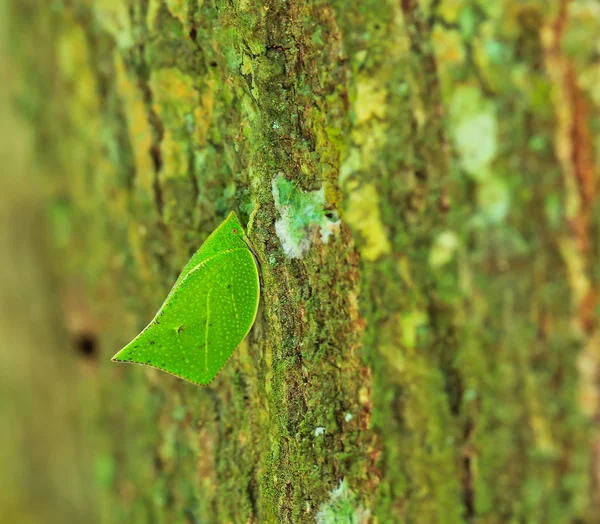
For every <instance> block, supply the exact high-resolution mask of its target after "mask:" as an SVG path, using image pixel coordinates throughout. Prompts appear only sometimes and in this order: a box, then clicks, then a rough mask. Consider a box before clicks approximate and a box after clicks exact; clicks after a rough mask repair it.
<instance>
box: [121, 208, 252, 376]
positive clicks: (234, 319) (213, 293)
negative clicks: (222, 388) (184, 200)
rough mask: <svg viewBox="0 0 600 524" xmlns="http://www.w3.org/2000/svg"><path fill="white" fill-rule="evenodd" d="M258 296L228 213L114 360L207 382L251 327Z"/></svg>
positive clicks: (245, 252) (249, 260)
mask: <svg viewBox="0 0 600 524" xmlns="http://www.w3.org/2000/svg"><path fill="white" fill-rule="evenodd" d="M259 295H260V288H259V275H258V267H257V264H256V261H255V259H254V255H253V254H252V252H251V251H250V249H249V248H248V245H247V239H246V238H245V234H244V232H243V230H242V228H241V225H240V224H239V221H238V219H237V217H236V216H235V214H233V213H232V214H231V215H230V216H229V217H228V219H227V220H226V221H225V222H223V224H221V226H219V228H217V230H215V232H214V233H213V234H212V235H211V236H210V237H209V238H208V239H207V241H206V242H205V243H204V244H203V245H202V247H201V248H200V249H199V250H198V251H197V252H196V254H195V255H194V256H193V257H192V259H191V260H190V262H189V263H188V264H187V265H186V267H185V268H184V270H183V271H182V273H181V275H180V277H179V278H178V279H177V282H176V283H175V285H174V286H173V289H172V290H171V291H170V293H169V295H168V296H167V299H166V300H165V302H164V303H163V305H162V306H161V308H160V309H159V311H158V313H157V314H156V316H155V317H154V319H153V320H152V322H150V324H149V325H148V326H147V327H146V328H145V329H144V330H143V331H142V332H141V333H140V334H139V335H138V336H137V337H136V338H135V339H134V340H133V341H131V342H130V343H129V344H128V345H127V346H125V347H124V348H123V349H122V350H121V351H119V353H117V354H116V355H115V356H114V357H113V361H115V362H134V363H138V364H145V365H148V366H152V367H155V368H158V369H161V370H163V371H166V372H168V373H171V374H173V375H176V376H178V377H180V378H183V379H185V380H189V381H190V382H193V383H195V384H201V385H206V384H208V383H210V382H211V381H212V380H213V379H214V378H215V376H216V375H217V374H218V373H219V371H220V370H221V369H222V368H223V366H224V365H225V363H226V362H227V360H229V358H230V357H231V355H232V354H233V352H234V350H235V348H236V347H237V346H238V345H239V344H240V342H241V341H242V340H243V339H244V337H245V336H246V335H247V334H248V332H249V331H250V328H251V327H252V324H253V323H254V319H255V318H256V312H257V309H258V300H259Z"/></svg>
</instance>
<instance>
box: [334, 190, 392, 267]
mask: <svg viewBox="0 0 600 524" xmlns="http://www.w3.org/2000/svg"><path fill="white" fill-rule="evenodd" d="M348 186H349V189H350V194H349V197H348V206H347V210H346V215H345V218H346V220H347V221H348V223H349V224H350V225H351V226H352V227H353V228H355V229H356V230H357V231H358V232H359V233H360V235H361V238H362V239H363V243H362V244H361V245H360V246H359V249H360V252H361V255H362V256H363V258H364V259H365V260H368V261H373V260H377V259H378V258H379V257H381V256H383V255H385V254H387V253H389V252H390V250H391V245H390V241H389V239H388V237H387V233H386V231H385V229H384V227H383V223H382V222H381V214H380V210H379V196H378V194H377V190H376V189H375V187H374V186H373V185H371V184H364V185H362V186H360V187H358V186H357V185H356V183H354V182H352V183H349V184H348Z"/></svg>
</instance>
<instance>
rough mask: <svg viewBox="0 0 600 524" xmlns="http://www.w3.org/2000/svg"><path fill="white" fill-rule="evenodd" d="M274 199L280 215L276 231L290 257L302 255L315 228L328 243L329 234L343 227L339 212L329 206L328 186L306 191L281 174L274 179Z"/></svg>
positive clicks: (324, 241) (307, 247)
mask: <svg viewBox="0 0 600 524" xmlns="http://www.w3.org/2000/svg"><path fill="white" fill-rule="evenodd" d="M272 191H273V199H274V201H275V207H276V209H277V211H278V212H279V215H280V218H279V219H277V221H276V222H275V231H276V233H277V237H278V238H279V241H280V242H281V247H282V248H283V251H284V253H285V254H286V255H287V256H288V257H289V258H302V257H303V256H304V254H305V253H306V252H307V251H308V249H309V248H310V246H311V243H312V238H311V231H312V230H313V229H317V228H318V231H319V233H320V238H321V242H323V243H324V244H327V243H328V241H329V237H330V236H331V235H332V234H333V233H334V232H335V231H336V230H337V229H338V228H339V225H340V221H339V220H337V214H336V213H335V212H328V211H327V210H326V209H325V207H326V205H327V201H326V199H325V189H324V187H321V189H318V190H316V191H302V190H301V189H300V188H298V187H297V186H295V185H294V184H293V183H292V182H290V181H289V180H288V179H287V178H285V176H283V175H282V174H279V175H277V176H276V177H275V179H274V180H273V182H272Z"/></svg>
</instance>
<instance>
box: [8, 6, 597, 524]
mask: <svg viewBox="0 0 600 524" xmlns="http://www.w3.org/2000/svg"><path fill="white" fill-rule="evenodd" d="M8 6H9V9H8V15H7V16H8V17H7V19H8V20H9V24H10V26H9V29H10V31H9V32H8V33H7V38H6V39H5V41H6V42H8V43H9V55H8V56H10V59H11V60H12V64H13V70H14V71H15V73H14V75H13V78H14V84H13V87H14V89H13V93H12V96H13V99H12V100H13V102H14V104H13V109H14V108H15V107H16V108H18V111H19V114H21V115H22V116H23V117H24V118H25V122H26V125H25V126H24V127H25V129H26V130H25V131H23V133H29V134H30V135H31V136H32V137H33V138H32V141H31V142H32V144H33V145H32V146H31V148H30V151H31V152H30V154H31V155H34V156H33V158H35V162H34V163H35V168H31V169H30V170H29V171H28V174H29V176H30V177H31V178H30V179H31V180H32V181H33V182H32V186H33V185H35V187H36V194H38V193H39V195H40V197H39V198H37V199H35V207H36V209H38V210H43V212H44V213H45V214H44V215H43V216H45V217H47V223H45V225H44V227H45V228H46V229H44V231H47V237H48V238H49V239H50V242H48V245H49V246H50V247H49V248H48V249H49V250H50V251H48V252H47V253H46V252H44V253H46V254H45V255H44V254H41V253H38V255H37V256H39V257H41V258H42V259H43V260H44V261H46V262H45V265H46V266H47V267H48V268H49V270H48V271H45V272H40V275H41V276H39V278H45V279H46V281H47V282H49V284H48V290H49V291H47V292H44V294H43V296H42V294H41V292H40V291H39V289H40V288H41V285H40V286H37V287H36V288H35V289H32V290H31V293H32V294H36V293H38V294H39V297H40V304H41V306H40V307H41V308H42V310H43V311H46V313H47V314H45V316H43V315H42V317H40V321H39V322H40V323H41V325H44V326H52V333H53V334H54V335H53V337H54V338H53V339H52V340H54V342H52V344H49V346H48V351H47V352H45V353H44V355H43V358H41V359H40V362H47V364H44V367H43V368H42V369H39V363H38V364H37V365H36V364H32V365H31V369H32V371H31V376H33V374H34V372H35V376H36V377H37V379H36V383H38V384H46V386H45V387H46V389H45V390H44V391H48V392H49V393H47V394H48V395H49V396H53V395H55V394H56V395H58V394H60V395H62V396H64V401H62V402H60V403H58V405H59V406H60V409H62V410H65V411H66V412H68V413H69V415H68V417H71V418H73V417H74V418H75V419H77V422H74V423H73V424H75V426H72V425H71V422H67V415H65V419H64V420H65V423H64V426H65V427H64V428H62V429H61V428H57V429H56V439H57V442H60V443H63V444H61V446H62V447H65V448H68V449H69V450H71V451H70V453H71V452H72V449H73V446H75V447H77V446H79V448H81V450H82V452H81V453H80V454H79V455H77V456H71V455H68V454H67V455H68V457H67V458H68V461H67V462H64V463H66V464H77V463H78V462H79V463H80V464H81V465H82V466H81V468H80V469H79V470H78V475H81V479H82V480H81V481H80V483H79V485H80V487H81V486H85V489H81V490H80V491H81V493H79V492H73V491H72V490H69V491H68V492H69V493H71V497H72V499H73V500H72V501H70V502H69V503H66V504H65V505H64V507H62V506H61V509H60V510H57V509H56V508H53V507H52V505H51V504H50V505H47V506H44V505H39V507H37V506H36V508H37V509H34V510H31V512H30V513H31V514H30V517H31V520H25V518H24V520H23V522H25V521H26V522H30V521H31V522H37V521H44V522H49V521H53V520H56V521H57V522H67V521H81V520H80V516H81V515H83V514H86V515H87V518H86V521H89V518H90V517H89V516H90V515H93V516H95V517H96V516H97V518H98V520H100V521H103V522H132V523H133V522H236V523H237V522H310V521H314V520H315V519H317V520H318V521H319V522H326V523H333V522H382V523H383V522H416V523H428V522H439V523H446V522H447V523H456V522H469V521H472V522H489V523H494V522H556V523H559V522H561V523H563V522H593V521H594V518H597V516H598V514H600V438H599V433H598V425H599V422H600V400H599V399H600V397H599V380H600V379H599V377H600V345H599V344H600V340H599V334H598V323H597V318H598V305H597V286H598V277H599V269H598V268H599V265H598V235H599V232H598V224H599V211H598V206H597V205H596V203H597V198H598V197H597V179H598V168H599V158H600V156H599V151H598V149H599V147H600V116H599V115H600V112H599V111H598V109H599V106H600V63H599V62H598V49H597V42H598V39H599V38H600V10H599V9H598V4H597V3H596V2H595V1H593V0H571V1H568V0H550V1H541V0H526V1H517V0H504V1H496V2H488V1H485V2H484V1H480V0H454V1H453V0H439V1H438V0H432V1H425V0H422V1H417V0H394V1H385V0H384V1H382V0H362V1H355V2H348V1H345V0H327V1H326V0H318V1H308V0H265V1H263V2H254V1H249V0H128V1H116V0H115V1H111V0H85V1H75V0H55V1H52V2H48V3H45V4H44V7H43V8H42V7H41V6H40V4H39V2H37V1H34V0H9V4H8ZM21 127H23V124H21ZM27 129H28V131H27ZM7 140H8V139H7ZM13 140H14V138H13ZM7 143H9V142H7ZM34 172H35V174H34ZM23 180H25V178H22V179H21V184H20V186H19V187H21V188H24V187H26V186H27V184H26V183H25V182H23ZM26 193H27V191H21V193H15V195H17V197H14V198H13V199H12V203H11V201H9V200H8V199H7V203H6V206H5V209H11V205H12V208H14V209H17V208H18V207H19V206H18V202H19V198H22V195H23V194H26ZM27 194H28V193H27ZM18 195H21V197H19V196H18ZM32 205H33V204H32ZM19 209H20V208H19ZM231 209H234V210H236V211H237V212H238V214H239V215H240V218H241V220H242V222H243V223H248V222H250V226H249V228H248V229H249V236H250V238H251V239H252V241H253V243H254V246H255V248H256V250H257V252H258V256H259V257H260V260H261V263H262V277H263V282H264V287H263V290H262V297H261V309H260V311H259V316H258V319H257V322H256V324H255V326H254V328H253V330H252V331H251V333H250V335H249V336H248V338H247V340H246V341H245V342H244V343H242V345H241V346H240V348H239V349H238V350H237V351H236V353H235V355H234V357H233V358H232V360H231V361H230V362H229V363H228V365H227V366H226V367H225V369H224V370H223V371H222V373H221V374H220V375H219V376H218V377H217V379H216V380H215V381H214V382H213V383H212V384H211V386H210V387H208V388H198V387H195V386H192V385H190V384H187V383H185V382H183V381H181V380H178V379H176V378H173V377H171V376H168V375H166V374H164V373H160V372H158V371H155V370H151V369H145V368H142V367H132V366H118V365H115V364H111V363H110V361H109V359H110V356H112V354H114V353H115V352H116V350H118V349H119V348H120V347H122V346H123V345H124V344H125V343H126V342H128V341H129V340H130V339H131V338H132V337H133V336H134V335H135V334H137V332H138V331H139V330H140V329H141V328H142V327H144V326H145V324H146V323H147V322H148V320H149V319H150V318H151V317H152V315H153V314H154V312H155V311H156V309H157V308H158V306H159V305H160V303H161V301H162V299H163V298H164V297H165V296H166V294H167V292H168V290H169V288H170V286H171V285H172V284H173V282H174V281H175V279H176V277H177V275H178V271H179V270H181V268H182V267H183V265H184V264H185V262H186V261H187V259H188V257H189V256H190V255H191V254H192V253H193V252H194V251H195V250H196V249H197V248H198V246H199V245H200V244H201V242H202V241H203V240H204V239H205V238H206V236H207V235H208V234H209V233H210V232H211V231H212V230H213V229H214V228H215V227H216V226H217V225H218V224H219V223H220V221H221V220H222V219H223V218H224V217H225V216H226V215H227V214H228V212H229V211H230V210H231ZM20 212H21V213H24V211H23V210H22V209H20ZM40 212H41V211H40ZM7 216H8V218H7V220H8V221H10V220H12V224H13V225H15V224H16V223H17V221H18V218H16V217H18V216H20V215H19V214H18V213H16V214H14V215H7ZM40 227H41V226H40ZM34 229H35V231H38V232H39V231H40V229H38V228H34ZM15 238H16V237H15ZM31 238H32V237H31V236H29V235H28V236H27V239H25V240H23V239H21V244H22V245H25V246H26V247H25V248H23V249H25V250H28V251H27V252H28V253H31V254H32V255H31V256H34V254H35V253H37V252H38V251H39V250H40V249H41V248H39V247H38V244H37V243H35V242H33V241H32V240H31ZM11 242H12V243H13V244H15V243H17V240H15V239H14V238H13V239H12V241H11V238H8V240H7V245H9V246H10V245H11ZM21 244H20V245H21ZM32 267H35V265H33V266H32ZM20 270H21V271H26V270H27V269H26V268H21V269H20ZM43 275H46V276H45V277H44V276H43ZM49 275H52V277H50V276H49ZM23 278H26V273H23ZM50 289H52V290H54V291H52V292H51V291H50ZM36 290H37V291H36ZM57 304H60V312H61V313H60V315H58V314H57V313H56V310H57ZM44 308H45V309H44ZM52 311H54V313H53V315H50V314H49V313H48V312H52ZM58 316H60V319H56V318H55V319H54V320H52V318H54V317H58ZM62 326H64V327H62ZM27 344H29V346H28V347H34V346H35V344H34V343H33V342H27ZM36 347H38V351H41V350H40V349H39V346H36ZM73 347H74V348H76V349H78V351H75V350H73ZM30 353H31V355H33V357H32V358H34V359H35V358H36V357H35V355H36V352H35V351H33V350H31V352H30ZM30 353H24V354H27V355H29V354H30ZM57 362H61V363H63V364H64V365H63V366H57V364H56V363H57ZM48 366H51V367H48ZM27 369H28V368H27ZM36 370H37V371H36ZM48 370H53V371H52V372H49V371H48ZM65 370H68V372H66V371H65ZM27 373H28V372H24V376H25V377H26V376H28V375H27ZM29 389H30V388H29V387H28V386H27V384H26V381H23V383H22V384H21V385H20V386H19V385H15V386H14V388H12V389H10V391H11V392H12V394H14V395H17V392H19V391H28V390H29ZM67 391H68V392H69V393H66V392H67ZM61 398H62V397H61ZM42 409H43V406H42V405H39V406H38V407H37V410H38V411H39V410H42ZM59 411H60V410H59ZM40 416H42V415H41V414H40V413H37V414H36V412H35V410H33V411H31V412H28V414H27V415H26V416H25V415H23V416H21V417H19V416H17V415H15V418H14V420H15V424H16V425H17V426H19V427H22V429H23V431H29V430H30V426H31V425H34V426H35V427H37V426H36V424H38V425H39V419H38V417H40ZM47 416H48V413H44V414H43V416H42V418H43V417H47ZM59 416H60V415H59ZM68 420H69V421H70V418H68ZM73 427H76V428H79V429H78V430H73ZM60 431H64V432H67V433H68V434H69V435H71V438H72V440H73V442H74V443H73V446H70V445H69V446H66V445H65V444H64V443H65V442H70V441H69V440H65V438H66V437H64V438H63V437H62V436H60ZM39 441H40V442H43V444H40V445H41V446H42V448H41V449H44V450H47V452H48V454H52V452H53V450H54V449H55V448H53V447H52V446H50V445H49V444H48V443H47V441H46V440H44V439H39ZM43 446H46V447H43ZM79 448H77V449H79ZM61 449H62V448H61ZM19 453H21V454H22V455H23V456H24V457H25V456H28V451H27V449H26V448H24V449H23V450H22V451H20V452H19ZM19 456H20V455H19ZM69 457H70V458H69ZM65 460H67V459H65ZM69 461H70V462H69ZM17 462H18V461H17ZM22 464H23V463H22V462H21V466H22ZM13 466H14V468H15V469H17V468H18V466H19V464H15V465H13ZM53 467H54V466H52V467H51V465H48V464H45V465H44V466H43V467H42V469H43V470H44V471H45V472H46V475H47V477H48V478H47V480H45V481H44V482H45V484H44V485H47V486H50V485H53V486H55V487H56V489H57V490H58V491H60V490H59V488H60V487H61V486H63V487H64V483H63V481H62V480H61V479H62V477H61V475H59V474H58V473H56V472H55V469H56V471H58V469H59V468H58V469H57V468H55V469H52V468H53ZM69 467H71V466H69ZM73 468H75V466H73ZM55 473H56V474H55ZM61 474H63V475H64V474H65V471H62V472H61ZM69 478H70V479H71V480H72V479H73V478H74V477H73V476H69ZM28 489H29V490H30V491H31V492H32V493H33V491H34V490H35V489H36V488H35V486H33V487H30V486H29V484H28V483H27V482H25V483H24V484H23V487H22V489H21V491H19V490H17V491H16V492H15V493H16V495H14V496H12V495H11V497H12V498H10V500H8V495H7V496H6V497H7V500H8V502H7V503H6V504H5V505H6V507H10V508H12V510H11V511H13V513H11V514H14V515H17V514H19V513H20V512H21V511H22V510H23V508H26V507H27V504H26V501H27V500H28V495H27V494H28V493H29V492H28V491H27V490H28ZM73 493H76V494H75V495H73ZM31 496H33V494H32V495H31ZM61 500H62V499H61ZM1 501H2V498H1V496H0V502H1ZM9 503H10V504H9ZM23 511H24V510H23ZM23 514H25V513H23ZM36 519H37V520H36ZM65 519H66V520H65Z"/></svg>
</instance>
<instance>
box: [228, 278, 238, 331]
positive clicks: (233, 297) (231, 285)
mask: <svg viewBox="0 0 600 524" xmlns="http://www.w3.org/2000/svg"><path fill="white" fill-rule="evenodd" d="M229 290H230V292H231V305H232V306H233V312H234V313H235V320H236V324H237V325H239V323H240V317H239V315H238V310H237V306H236V305H235V296H234V295H233V276H230V277H229Z"/></svg>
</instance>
